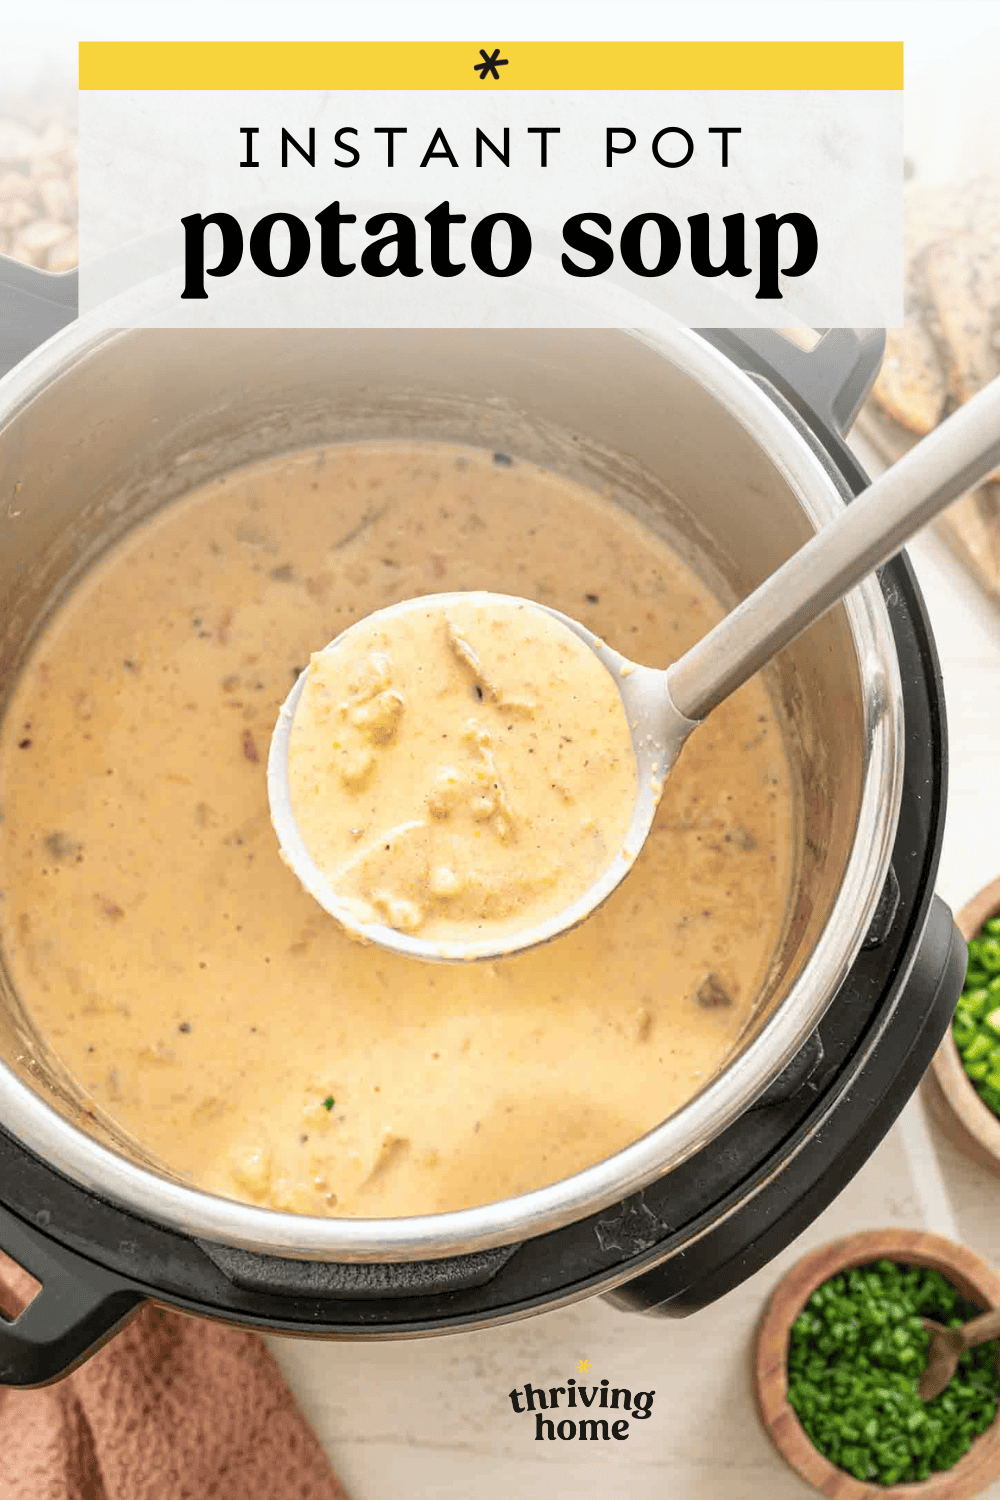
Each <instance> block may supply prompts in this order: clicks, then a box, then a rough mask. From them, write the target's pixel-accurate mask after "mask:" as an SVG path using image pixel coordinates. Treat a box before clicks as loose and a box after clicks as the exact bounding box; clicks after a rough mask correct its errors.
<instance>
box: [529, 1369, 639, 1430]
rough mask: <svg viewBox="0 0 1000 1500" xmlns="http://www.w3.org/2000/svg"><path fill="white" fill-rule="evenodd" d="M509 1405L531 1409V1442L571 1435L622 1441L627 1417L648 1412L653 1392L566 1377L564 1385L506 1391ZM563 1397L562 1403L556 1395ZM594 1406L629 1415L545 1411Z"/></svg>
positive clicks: (627, 1425) (601, 1409) (605, 1382)
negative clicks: (579, 1381)
mask: <svg viewBox="0 0 1000 1500" xmlns="http://www.w3.org/2000/svg"><path fill="white" fill-rule="evenodd" d="M508 1394H509V1396H510V1404H511V1406H512V1407H513V1408H514V1410H515V1411H516V1412H517V1413H518V1414H519V1415H521V1414H523V1413H524V1412H534V1415H535V1442H536V1443H541V1442H546V1441H547V1442H550V1443H552V1442H555V1440H556V1439H557V1438H561V1439H562V1441H563V1442H564V1443H568V1442H571V1441H572V1440H573V1439H574V1438H576V1439H578V1440H579V1441H580V1442H581V1443H588V1442H604V1443H606V1442H609V1441H610V1440H611V1439H614V1440H615V1441H617V1442H619V1443H624V1442H625V1441H626V1440H627V1438H628V1435H629V1432H628V1429H629V1420H630V1418H631V1419H632V1420H635V1421H643V1420H645V1418H646V1417H648V1416H651V1415H652V1411H653V1397H654V1396H655V1395H656V1392H655V1391H636V1392H635V1394H634V1395H633V1393H632V1392H631V1391H630V1390H628V1389H627V1388H626V1387H625V1386H612V1384H611V1382H610V1381H609V1380H602V1381H601V1382H600V1384H599V1385H592V1386H586V1385H577V1383H576V1381H575V1380H572V1379H570V1380H568V1381H567V1382H566V1384H565V1385H553V1386H549V1387H548V1389H546V1388H545V1387H544V1386H534V1385H525V1386H523V1387H519V1388H515V1389H514V1390H512V1391H510V1392H508ZM560 1396H563V1397H564V1398H565V1399H564V1401H563V1403H562V1406H560V1404H559V1397H560ZM581 1407H583V1408H588V1407H590V1408H594V1409H596V1410H598V1411H602V1412H603V1411H609V1412H628V1413H629V1416H627V1417H626V1416H619V1417H604V1416H601V1417H584V1416H579V1417H564V1416H560V1415H554V1416H547V1415H545V1413H548V1412H561V1411H562V1410H564V1409H569V1410H570V1411H574V1410H575V1411H579V1410H580V1408H581Z"/></svg>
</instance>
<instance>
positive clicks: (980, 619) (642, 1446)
mask: <svg viewBox="0 0 1000 1500" xmlns="http://www.w3.org/2000/svg"><path fill="white" fill-rule="evenodd" d="M859 446H860V445H859ZM909 550H910V556H911V558H912V560H913V563H914V566H915V568H916V571H917V574H918V577H919V580H920V584H921V587H922V588H923V590H924V594H925V597H926V601H927V607H928V611H929V613H930V617H931V621H932V624H933V628H934V632H935V637H936V640H937V645H938V650H939V653H940V657H941V663H942V670H943V673H944V681H945V692H946V698H947V706H948V727H949V741H950V756H951V768H950V778H949V803H948V821H947V827H946V833H945V842H944V852H943V857H942V861H941V871H940V876H939V880H938V890H939V892H940V894H941V895H942V896H943V897H944V899H945V900H946V901H947V902H948V903H949V904H950V905H951V906H952V907H953V908H957V907H958V906H960V905H962V904H963V903H964V902H965V901H966V900H967V899H968V898H969V897H970V896H971V895H973V894H974V893H975V891H977V890H978V889H979V888H980V886H982V885H984V884H985V883H986V882H987V881H988V880H990V879H992V877H993V876H994V875H996V874H997V872H998V870H1000V836H998V835H997V834H996V833H995V832H994V831H993V827H992V814H993V813H994V812H1000V777H998V776H997V774H996V773H997V769H998V767H1000V611H998V610H996V609H995V608H994V607H993V606H992V605H991V604H990V603H989V602H988V601H987V600H986V599H984V597H983V596H982V595H981V594H980V593H979V591H978V590H977V589H976V587H975V586H974V585H973V584H972V583H971V582H970V581H969V580H968V578H967V576H966V574H965V573H964V572H963V571H962V570H961V568H960V567H959V565H958V564H957V563H956V562H955V561H954V560H953V559H952V557H951V555H950V554H949V553H948V552H947V550H946V549H945V548H944V546H943V545H942V544H941V543H940V542H939V541H938V539H937V538H936V537H934V536H930V535H925V536H921V537H919V538H918V539H917V541H916V542H915V544H914V545H913V546H912V547H911V548H910V549H909ZM998 1207H1000V1184H998V1183H997V1181H996V1179H995V1178H992V1177H990V1175H989V1174H988V1173H986V1172H984V1171H983V1170H982V1169H981V1168H979V1167H977V1166H975V1165H973V1164H972V1163H971V1162H968V1161H966V1160H965V1159H964V1158H962V1157H961V1156H960V1155H959V1154H958V1153H957V1152H956V1151H955V1150H954V1149H953V1148H951V1147H950V1146H949V1145H948V1143H947V1142H943V1141H941V1140H940V1138H939V1137H938V1136H936V1135H935V1134H933V1133H932V1127H930V1126H929V1125H928V1122H927V1119H926V1115H925V1112H924V1109H923V1106H922V1104H921V1101H920V1099H919V1096H918V1097H917V1098H915V1099H914V1100H912V1101H911V1102H910V1104H909V1105H908V1106H907V1108H906V1110H905V1111H904V1113H903V1116H902V1117H901V1119H900V1120H899V1122H898V1123H897V1124H896V1126H895V1127H894V1128H893V1130H892V1131H891V1132H890V1134H889V1136H888V1137H887V1138H886V1140H885V1141H884V1142H883V1144H882V1145H881V1146H880V1147H879V1149H878V1151H877V1152H876V1153H875V1155H874V1156H873V1157H872V1158H871V1160H870V1161H869V1162H868V1164H867V1165H866V1166H865V1168H864V1169H863V1170H862V1171H861V1172H860V1173H859V1175H858V1176H857V1177H856V1178H855V1179H854V1181H853V1182H852V1183H851V1184H850V1185H849V1186H848V1187H847V1189H846V1190H845V1191H844V1192H843V1193H842V1194H841V1196H840V1197H839V1198H838V1199H837V1200H836V1201H835V1202H834V1203H833V1204H832V1205H831V1206H830V1208H828V1209H827V1211H826V1213H824V1214H823V1215H822V1216H821V1217H820V1218H819V1219H818V1220H817V1221H816V1222H815V1223H814V1224H813V1225H812V1226H811V1227H810V1228H809V1229H808V1230H807V1231H806V1233H805V1234H803V1235H802V1236H801V1237H800V1238H799V1239H798V1240H797V1241H796V1242H795V1243H794V1245H792V1246H791V1247H790V1248H789V1249H788V1250H786V1251H785V1253H784V1254H783V1255H781V1256H779V1257H778V1259H777V1260H775V1261H772V1262H771V1264H770V1265H768V1266H766V1267H765V1268H764V1270H762V1271H761V1272H759V1273H758V1274H757V1275H756V1276H754V1277H753V1278H751V1280H749V1281H747V1282H745V1283H744V1284H743V1286H741V1287H739V1288H738V1289H737V1290H736V1291H734V1292H732V1293H730V1295H729V1296H728V1297H725V1298H723V1299H722V1301H721V1302H717V1303H715V1304H714V1305H713V1306H711V1307H709V1308H706V1309H705V1310H704V1311H702V1312H700V1313H698V1314H697V1315H696V1316H694V1317H692V1318H688V1319H684V1320H682V1321H673V1320H668V1319H663V1318H649V1317H640V1316H637V1315H635V1314H629V1313H623V1312H618V1311H616V1310H615V1309H613V1308H611V1307H609V1306H608V1305H607V1304H606V1303H604V1302H602V1301H601V1300H600V1299H599V1298H593V1299H591V1300H589V1301H586V1302H582V1303H578V1304H576V1305H575V1306H573V1307H570V1308H564V1309H561V1310H559V1311H556V1312H551V1313H546V1314H543V1315H541V1316H539V1317H534V1318H530V1319H527V1320H526V1321H524V1322H520V1323H514V1324H509V1325H506V1326H503V1327H500V1328H492V1329H485V1330H483V1331H480V1332H475V1333H465V1334H452V1335H449V1336H447V1337H440V1338H431V1339H422V1340H409V1341H402V1342H393V1343H384V1344H363V1343H343V1344H325V1343H311V1342H307V1341H304V1340H294V1339H284V1338H272V1339H271V1340H270V1341H269V1342H270V1345H271V1348H272V1349H273V1350H274V1352H275V1354H276V1356H277V1358H278V1360H279V1361H280V1363H281V1365H282V1368H283V1369H284V1371H285V1374H286V1376H287V1377H288V1380H289V1382H290V1384H291V1386H292V1388H293V1390H294V1391H295V1393H296V1395H297V1397H298V1399H299V1401H300V1403H301V1405H302V1407H303V1409H304V1411H305V1413H306V1415H307V1416H308V1417H309V1418H310V1420H311V1421H312V1423H313V1426H314V1428H315V1430H316V1432H317V1434H318V1435H319V1437H320V1440H321V1441H322V1443H323V1445H324V1447H325V1448H326V1451H327V1453H328V1454H329V1456H330V1459H331V1461H332V1463H333V1465H334V1467H335V1469H336V1470H337V1472H338V1474H339V1475H340V1477H341V1479H342V1480H343V1482H344V1484H345V1486H346V1488H347V1490H348V1493H349V1495H350V1496H351V1500H396V1497H398V1496H403V1495H406V1496H415V1497H424V1496H427V1497H433V1500H468V1497H471V1496H475V1497H476V1500H529V1497H535V1496H539V1495H554V1496H559V1497H562V1496H572V1497H574V1500H606V1497H608V1496H619V1495H620V1496H627V1497H629V1500H664V1497H668V1500H758V1497H760V1496H766V1497H767V1500H796V1497H797V1500H802V1497H805V1496H809V1495H815V1494H816V1492H815V1491H814V1490H812V1489H811V1488H810V1487H809V1486H807V1485H805V1484H804V1483H803V1482H802V1481H801V1480H799V1479H798V1478H797V1477H796V1476H795V1475H794V1474H793V1473H792V1472H791V1470H789V1469H788V1468H786V1466H785V1465H784V1463H783V1462H782V1461H781V1460H780V1459H779V1458H778V1457H777V1455H776V1454H775V1452H774V1450H773V1449H772V1448H771V1445H770V1443H769V1441H768V1440H767V1438H766V1437H765V1436H764V1433H763V1431H762V1429H761V1427H760V1424H759V1422H758V1420H757V1416H756V1413H755V1410H754V1406H753V1402H752V1399H751V1395H750V1384H749V1378H748V1371H749V1350H750V1341H751V1336H752V1333H753V1329H754V1326H755V1324H756V1321H757V1319H758V1317H759V1316H760V1312H761V1309H762V1308H763V1305H764V1303H765V1301H766V1299H767V1297H768V1295H769V1293H770V1291H771V1289H772V1288H773V1287H774V1286H775V1284H776V1283H777V1282H778V1280H779V1279H780V1278H781V1276H782V1274H783V1273H784V1271H785V1270H786V1269H787V1268H788V1267H789V1266H790V1265H792V1264H793V1263H794V1262H795V1261H796V1260H798V1259H799V1258H800V1257H801V1256H802V1255H803V1254H805V1253H806V1252H807V1251H808V1250H810V1249H812V1248H813V1247H814V1246H816V1245H819V1244H822V1243H824V1242H825V1241H827V1240H830V1239H834V1238H837V1237H838V1236H840V1235H843V1234H847V1233H850V1232H851V1231H853V1230H857V1229H871V1228H878V1227H884V1226H887V1225H893V1226H901V1227H912V1228H927V1229H931V1230H934V1231H935V1232H937V1233H940V1234H946V1235H949V1236H951V1237H952V1238H958V1239H961V1240H964V1241H965V1243H966V1244H968V1245H969V1246H970V1247H971V1248H972V1249H974V1250H975V1251H977V1252H978V1253H980V1254H981V1255H983V1256H985V1257H986V1258H987V1259H989V1260H992V1261H993V1262H994V1264H1000V1212H998ZM582 1359H588V1360H590V1361H591V1367H590V1369H589V1371H588V1372H587V1373H586V1375H585V1376H578V1374H577V1364H578V1361H580V1360H582ZM569 1376H573V1377H574V1378H578V1379H580V1380H585V1381H587V1382H590V1383H596V1382H597V1381H599V1380H600V1379H601V1378H603V1377H604V1376H607V1377H608V1378H609V1379H610V1381H611V1384H612V1385H613V1386H614V1385H623V1386H627V1387H629V1388H630V1389H631V1390H633V1391H635V1390H637V1389H638V1390H655V1392H656V1395H655V1398H654V1401H653V1407H652V1413H651V1415H650V1417H649V1418H648V1419H647V1420H644V1421H635V1420H633V1421H632V1422H631V1423H630V1425H629V1432H628V1437H627V1440H626V1441H623V1442H614V1441H612V1442H609V1443H604V1442H597V1443H588V1444H587V1446H586V1447H583V1446H582V1445H581V1444H580V1443H579V1442H578V1441H575V1442H559V1441H556V1442H555V1443H549V1442H544V1443H537V1442H535V1440H534V1425H533V1422H534V1419H533V1418H532V1417H531V1416H530V1414H528V1413H525V1414H522V1415H520V1416H517V1415H515V1414H514V1412H513V1410H512V1407H511V1403H510V1401H509V1399H508V1395H507V1393H508V1391H510V1390H511V1389H512V1388H514V1387H516V1386H522V1387H523V1385H524V1383H525V1382H526V1381H530V1382H531V1383H532V1384H534V1385H544V1386H549V1385H565V1384H566V1380H567V1377H569ZM985 1494H986V1496H987V1497H988V1500H1000V1483H997V1484H995V1485H993V1486H991V1488H990V1489H989V1490H988V1491H987V1492H985Z"/></svg>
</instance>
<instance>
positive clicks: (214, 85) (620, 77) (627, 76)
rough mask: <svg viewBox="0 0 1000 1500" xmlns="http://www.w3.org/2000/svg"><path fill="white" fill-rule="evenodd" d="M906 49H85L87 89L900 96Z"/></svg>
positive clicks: (564, 45)
mask: <svg viewBox="0 0 1000 1500" xmlns="http://www.w3.org/2000/svg"><path fill="white" fill-rule="evenodd" d="M902 87H903V44H902V42H509V43H505V44H502V45H500V46H497V45H496V44H495V43H493V42H488V43H486V44H485V45H484V46H482V47H480V46H479V44H478V43H476V42H81V43H80V88H81V89H101V90H105V89H130V90H131V89H134V90H150V89H216V90H223V89H227V90H228V89H239V90H253V89H267V90H278V89H281V90H291V89H310V90H318V91H326V90H336V91H338V92H339V91H342V90H360V89H365V90H372V89H385V90H390V91H392V92H394V93H395V92H399V91H401V90H422V89H477V90H480V89H481V90H484V91H485V90H487V89H492V90H496V89H498V88H499V89H527V90H530V89H537V90H547V91H551V90H562V89H572V90H585V89H609V90H610V89H648V90H657V91H659V90H669V91H674V90H699V91H704V90H715V89H719V90H738V89H771V90H775V89H782V90H788V89H808V90H820V89H844V90H860V89H882V90H891V89H901V88H902Z"/></svg>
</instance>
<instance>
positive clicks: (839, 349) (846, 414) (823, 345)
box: [699, 328, 885, 437]
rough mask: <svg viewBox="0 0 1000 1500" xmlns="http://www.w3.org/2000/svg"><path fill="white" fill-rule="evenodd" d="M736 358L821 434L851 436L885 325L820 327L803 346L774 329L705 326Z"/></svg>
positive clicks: (873, 374) (882, 343)
mask: <svg viewBox="0 0 1000 1500" xmlns="http://www.w3.org/2000/svg"><path fill="white" fill-rule="evenodd" d="M699 332H700V333H701V335H702V337H703V338H706V339H707V340H708V341H709V343H711V344H714V345H715V347H716V348H717V349H721V350H722V352H723V353H724V354H727V355H728V356H729V358H730V359H731V360H733V361H734V363H736V364H738V365H740V366H742V367H743V368H744V369H746V370H748V371H750V372H751V373H753V374H756V375H760V376H763V378H764V379H765V380H767V381H768V382H769V383H770V384H771V385H773V386H774V388H775V389H776V390H777V391H778V392H780V394H781V395H782V396H783V397H784V398H785V400H786V401H788V402H789V403H790V405H791V406H793V407H794V408H795V410H796V411H798V412H800V413H801V414H802V415H803V416H804V417H806V418H807V420H808V421H809V425H810V426H811V427H812V428H813V430H814V431H815V432H817V433H819V434H820V435H822V433H823V431H824V430H826V431H829V430H830V429H831V428H832V429H833V431H834V432H836V433H837V435H838V437H846V436H847V434H848V432H849V431H850V430H851V427H852V425H853V423H854V419H855V417H856V416H857V414H858V412H859V411H860V410H861V407H862V405H863V403H864V401H865V399H866V397H867V395H868V392H869V391H870V390H871V388H872V386H873V385H874V384H875V378H876V376H877V375H878V372H879V370H880V368H881V366H882V357H883V355H884V354H885V330H884V329H883V328H827V329H819V330H817V332H819V333H820V340H819V343H818V344H816V346H815V347H814V348H812V349H809V350H805V349H800V348H799V347H798V345H797V344H793V343H792V342H791V341H790V340H789V339H787V338H785V336H784V334H781V333H778V332H777V331H776V330H775V329H773V328H707V329H700V330H699Z"/></svg>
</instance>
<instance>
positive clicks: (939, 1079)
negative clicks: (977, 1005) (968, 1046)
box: [924, 879, 1000, 1176]
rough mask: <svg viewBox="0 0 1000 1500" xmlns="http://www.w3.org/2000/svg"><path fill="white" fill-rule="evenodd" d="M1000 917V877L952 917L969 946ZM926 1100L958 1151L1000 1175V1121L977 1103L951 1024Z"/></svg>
mask: <svg viewBox="0 0 1000 1500" xmlns="http://www.w3.org/2000/svg"><path fill="white" fill-rule="evenodd" d="M997 915H1000V879H997V880H994V881H992V882H991V884H990V885H988V886H986V887H985V888H984V889H983V890H981V891H980V892H979V895H978V896H976V897H975V898H974V899H973V900H972V901H970V902H969V904H968V906H963V908H962V910H961V911H960V912H959V913H958V915H957V916H956V918H955V925H956V926H957V927H958V930H959V932H960V933H961V934H962V936H963V937H964V938H965V941H966V942H969V940H970V939H971V938H974V937H975V936H976V935H977V933H978V932H979V931H980V930H981V928H982V926H983V924H984V922H988V921H989V919H990V918H991V917H995V916H997ZM924 1097H925V1098H926V1100H927V1103H928V1105H929V1107H930V1110H931V1114H932V1115H933V1117H934V1121H935V1123H936V1124H937V1125H938V1126H939V1127H940V1129H941V1131H942V1133H943V1134H944V1135H946V1136H947V1137H948V1139H949V1140H951V1141H953V1142H954V1144H955V1145H956V1146H958V1148H959V1150H961V1151H964V1152H965V1154H966V1155H967V1156H971V1157H972V1159H973V1160H974V1161H977V1162H979V1164H980V1166H983V1167H986V1168H988V1169H989V1170H990V1171H992V1172H996V1173H997V1175H998V1176H1000V1120H998V1119H997V1117H996V1115H995V1114H994V1113H993V1111H992V1110H991V1109H990V1107H989V1105H988V1104H986V1103H985V1101H984V1100H982V1099H980V1097H979V1095H978V1094H977V1093H976V1090H975V1089H974V1088H973V1086H972V1081H971V1079H970V1078H969V1075H968V1074H967V1073H966V1071H965V1068H964V1067H963V1066H962V1059H961V1058H960V1057H959V1055H958V1048H957V1047H956V1046H955V1038H954V1037H953V1036H952V1034H951V1027H950V1026H949V1028H948V1030H947V1032H946V1033H945V1035H944V1038H943V1039H942V1041H941V1045H940V1046H939V1047H938V1049H937V1051H936V1052H935V1054H934V1057H933V1059H932V1061H931V1065H930V1068H929V1069H928V1070H927V1075H926V1077H925V1080H924Z"/></svg>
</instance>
